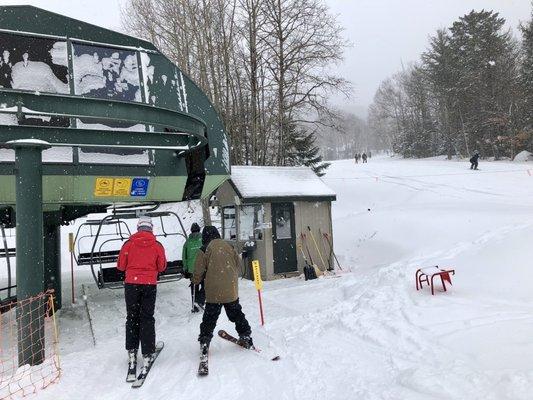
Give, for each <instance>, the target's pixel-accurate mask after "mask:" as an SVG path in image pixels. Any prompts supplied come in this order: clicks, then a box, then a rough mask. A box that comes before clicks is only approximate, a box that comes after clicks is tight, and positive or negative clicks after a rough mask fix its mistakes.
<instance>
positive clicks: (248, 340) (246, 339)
mask: <svg viewBox="0 0 533 400" xmlns="http://www.w3.org/2000/svg"><path fill="white" fill-rule="evenodd" d="M239 345H241V346H242V347H244V348H245V349H253V348H254V342H253V341H252V337H251V336H250V335H239Z"/></svg>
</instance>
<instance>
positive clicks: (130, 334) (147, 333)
mask: <svg viewBox="0 0 533 400" xmlns="http://www.w3.org/2000/svg"><path fill="white" fill-rule="evenodd" d="M156 294H157V285H135V284H131V283H126V284H125V285H124V297H125V299H126V312H127V314H128V315H127V317H126V350H137V349H138V348H139V342H140V343H141V347H142V354H143V355H148V354H152V353H153V352H154V351H155V319H154V309H155V299H156Z"/></svg>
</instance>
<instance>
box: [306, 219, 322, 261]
mask: <svg viewBox="0 0 533 400" xmlns="http://www.w3.org/2000/svg"><path fill="white" fill-rule="evenodd" d="M307 230H308V231H309V234H310V235H311V239H313V243H314V244H315V247H316V251H317V252H318V256H319V257H320V261H322V266H323V267H324V271H325V270H326V263H325V262H324V259H323V258H322V253H321V252H320V249H319V248H318V244H317V242H316V240H315V235H313V232H311V227H310V226H308V227H307Z"/></svg>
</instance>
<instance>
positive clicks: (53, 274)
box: [44, 223, 62, 311]
mask: <svg viewBox="0 0 533 400" xmlns="http://www.w3.org/2000/svg"><path fill="white" fill-rule="evenodd" d="M44 288H45V289H53V290H54V309H55V310H56V311H57V310H59V309H60V308H61V303H62V301H61V226H59V225H55V224H49V223H45V224H44Z"/></svg>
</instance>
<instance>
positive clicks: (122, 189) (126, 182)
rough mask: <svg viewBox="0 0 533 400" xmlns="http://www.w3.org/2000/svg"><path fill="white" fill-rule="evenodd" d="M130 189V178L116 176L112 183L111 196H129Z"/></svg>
mask: <svg viewBox="0 0 533 400" xmlns="http://www.w3.org/2000/svg"><path fill="white" fill-rule="evenodd" d="M130 190H131V178H116V179H115V184H114V185H113V196H129V195H130Z"/></svg>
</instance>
